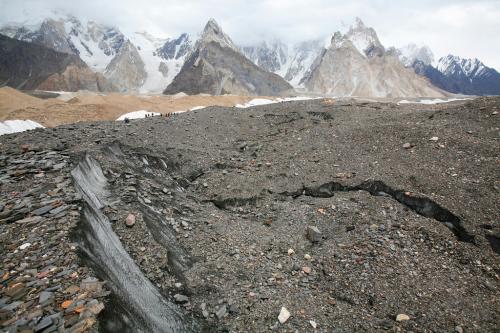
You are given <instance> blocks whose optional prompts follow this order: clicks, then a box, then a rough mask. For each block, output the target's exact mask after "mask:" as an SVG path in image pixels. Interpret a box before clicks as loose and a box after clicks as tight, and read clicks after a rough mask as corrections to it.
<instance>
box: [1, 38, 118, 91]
mask: <svg viewBox="0 0 500 333" xmlns="http://www.w3.org/2000/svg"><path fill="white" fill-rule="evenodd" d="M0 85H7V86H10V87H13V88H16V89H24V90H33V89H43V90H64V91H77V90H80V89H85V90H93V91H114V90H115V88H114V86H113V85H111V84H110V83H109V82H108V81H107V80H106V79H105V78H104V77H103V76H102V75H100V74H96V73H94V72H93V71H92V70H91V69H90V68H89V67H88V66H87V65H86V64H85V63H84V62H83V61H82V60H81V59H80V58H79V57H78V56H76V55H72V54H68V53H62V52H57V51H54V50H53V49H50V48H47V47H44V46H42V45H39V44H34V43H26V42H22V41H19V40H15V39H12V38H9V37H6V36H3V35H0Z"/></svg>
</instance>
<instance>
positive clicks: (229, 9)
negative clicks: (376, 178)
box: [0, 0, 500, 70]
mask: <svg viewBox="0 0 500 333" xmlns="http://www.w3.org/2000/svg"><path fill="white" fill-rule="evenodd" d="M0 8H1V11H0V24H4V23H6V22H16V21H24V20H26V19H30V20H33V19H34V18H36V17H41V16H44V15H46V14H47V13H48V12H50V11H53V10H58V11H61V12H64V13H71V14H74V15H75V16H78V17H83V18H87V19H92V20H95V21H98V22H101V23H107V24H111V25H115V26H117V27H118V28H120V29H121V30H122V31H123V32H125V33H130V32H133V31H148V32H150V33H152V34H155V35H158V37H174V36H176V35H179V34H180V33H182V32H188V33H191V34H195V35H196V34H197V33H199V32H200V30H201V29H202V28H203V26H204V25H205V23H206V21H207V20H208V19H209V18H210V17H213V18H215V19H216V20H217V21H218V22H219V24H220V25H221V26H222V28H223V29H224V31H225V32H226V33H227V34H229V35H230V36H231V38H232V39H233V40H234V41H235V42H236V43H238V44H240V45H248V44H252V43H256V42H258V41H260V40H263V39H272V38H275V37H277V38H280V39H282V40H284V41H287V42H295V41H301V40H307V39H315V38H325V37H327V36H328V35H330V34H331V33H333V32H335V31H336V30H338V29H339V28H341V27H342V24H343V23H351V22H352V21H353V19H354V18H355V17H356V16H359V17H360V18H361V19H362V20H363V21H364V22H365V24H367V25H368V26H371V27H373V28H375V30H376V31H377V33H378V35H379V38H380V40H381V42H382V43H383V44H384V45H385V46H386V47H388V46H393V45H395V46H402V45H405V44H407V43H410V42H414V43H417V44H426V45H428V46H429V47H430V48H431V49H432V50H433V52H434V54H435V56H436V58H439V57H441V56H445V55H447V54H449V53H451V54H455V55H459V56H462V57H471V58H472V57H477V58H479V59H480V60H482V61H483V62H484V63H485V64H486V65H488V66H490V67H495V68H496V69H497V70H499V69H500V0H476V1H473V0H455V1H452V0H418V1H415V0H399V1H395V0H370V1H368V0H359V1H356V0H351V1H346V0H341V1H337V0H300V1H299V0H218V1H216V0H140V1H137V0H84V1H79V0H76V1H75V0H0Z"/></svg>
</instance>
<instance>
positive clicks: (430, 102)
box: [398, 98, 472, 105]
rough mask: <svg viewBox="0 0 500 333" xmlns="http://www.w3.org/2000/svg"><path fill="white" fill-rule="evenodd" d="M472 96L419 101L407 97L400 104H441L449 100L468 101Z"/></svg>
mask: <svg viewBox="0 0 500 333" xmlns="http://www.w3.org/2000/svg"><path fill="white" fill-rule="evenodd" d="M471 99H472V98H449V99H440V98H436V99H421V100H419V101H409V100H406V99H403V100H401V101H399V102H398V105H399V104H426V105H432V104H441V103H449V102H455V101H467V100H471Z"/></svg>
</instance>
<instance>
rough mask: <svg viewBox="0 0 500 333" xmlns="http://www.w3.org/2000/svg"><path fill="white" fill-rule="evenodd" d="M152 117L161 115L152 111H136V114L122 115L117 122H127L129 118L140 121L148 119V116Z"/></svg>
mask: <svg viewBox="0 0 500 333" xmlns="http://www.w3.org/2000/svg"><path fill="white" fill-rule="evenodd" d="M151 115H153V116H160V115H161V113H158V112H151V111H147V110H139V111H134V112H129V113H125V114H122V115H121V116H120V117H118V119H116V120H117V121H122V120H125V118H128V119H140V118H146V116H151Z"/></svg>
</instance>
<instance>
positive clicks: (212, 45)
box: [164, 19, 292, 96]
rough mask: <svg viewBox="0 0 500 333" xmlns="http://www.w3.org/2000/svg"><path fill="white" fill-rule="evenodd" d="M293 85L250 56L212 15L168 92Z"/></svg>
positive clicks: (255, 90) (276, 91) (263, 90)
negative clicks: (243, 52) (264, 68)
mask: <svg viewBox="0 0 500 333" xmlns="http://www.w3.org/2000/svg"><path fill="white" fill-rule="evenodd" d="M290 90H292V87H291V86H290V85H289V84H288V83H287V82H286V81H285V80H284V79H283V78H281V77H280V76H278V75H276V74H274V73H270V72H268V71H265V70H263V69H262V68H260V67H258V66H257V65H255V64H254V63H253V62H251V61H250V60H249V59H248V58H246V57H245V56H244V55H243V54H242V53H241V52H240V49H239V48H238V47H237V46H236V45H235V44H234V43H233V41H232V40H231V38H230V37H229V36H228V35H226V34H225V33H224V31H222V29H221V27H220V26H219V25H218V24H217V22H215V20H213V19H211V20H209V21H208V23H207V24H206V26H205V29H204V30H203V33H202V34H201V37H200V38H199V39H198V40H197V41H196V43H195V46H194V49H193V51H192V52H190V53H189V55H188V56H187V58H186V61H185V63H184V65H183V66H182V69H181V71H180V72H179V74H178V75H177V76H176V77H175V78H174V80H173V81H172V83H171V84H170V85H169V86H168V87H167V89H165V91H164V93H165V94H176V93H178V92H186V93H189V94H200V93H208V94H213V95H220V94H237V95H261V96H273V95H280V94H283V93H286V92H288V91H290Z"/></svg>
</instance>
